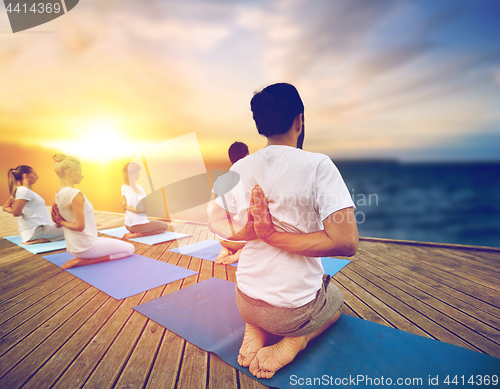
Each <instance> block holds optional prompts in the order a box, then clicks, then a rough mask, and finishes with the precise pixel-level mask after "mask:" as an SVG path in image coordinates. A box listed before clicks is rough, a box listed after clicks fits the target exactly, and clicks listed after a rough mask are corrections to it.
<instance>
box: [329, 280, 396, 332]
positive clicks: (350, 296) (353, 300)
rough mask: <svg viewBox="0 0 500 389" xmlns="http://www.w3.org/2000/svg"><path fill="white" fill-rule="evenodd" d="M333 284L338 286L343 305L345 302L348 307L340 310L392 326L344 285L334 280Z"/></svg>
mask: <svg viewBox="0 0 500 389" xmlns="http://www.w3.org/2000/svg"><path fill="white" fill-rule="evenodd" d="M335 284H336V285H337V286H338V288H339V289H340V291H341V292H342V294H343V295H344V307H345V305H346V304H347V306H348V308H346V309H344V307H343V308H342V312H344V311H348V312H349V311H350V313H351V315H353V316H356V317H360V318H362V319H365V320H368V321H371V322H374V323H378V324H382V325H385V326H387V327H392V328H394V326H393V325H392V324H391V323H389V322H388V321H387V320H385V319H384V317H383V316H381V315H379V314H378V313H377V312H375V311H374V310H373V309H371V308H370V307H369V306H368V305H366V304H365V303H364V302H363V301H362V300H360V299H359V298H358V297H356V295H355V294H354V293H353V292H351V291H350V290H348V289H347V288H346V287H345V286H344V285H342V284H341V283H340V282H335Z"/></svg>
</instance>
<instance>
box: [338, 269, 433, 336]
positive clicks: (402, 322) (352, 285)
mask: <svg viewBox="0 0 500 389" xmlns="http://www.w3.org/2000/svg"><path fill="white" fill-rule="evenodd" d="M344 269H345V268H344ZM344 269H343V270H344ZM335 279H336V280H337V281H338V282H339V283H340V284H342V285H343V286H344V287H345V288H346V289H348V290H350V291H351V292H353V294H354V291H356V292H355V294H356V296H357V297H358V298H359V299H360V300H361V301H363V302H364V303H365V304H366V305H367V306H369V307H370V308H371V309H373V310H374V311H375V312H377V313H378V314H379V315H380V316H382V317H383V318H384V319H385V320H386V321H387V322H388V323H390V324H391V325H392V326H394V327H395V328H398V329H400V330H403V331H407V332H411V333H414V334H417V335H422V336H427V337H430V336H429V334H427V333H426V332H424V331H422V329H421V328H419V327H418V326H416V325H415V324H414V323H412V322H411V321H410V320H408V319H407V318H406V317H405V316H404V315H402V314H401V313H400V312H399V311H396V310H395V308H394V307H393V306H391V305H388V302H387V301H386V300H384V301H382V300H380V299H379V298H378V296H377V295H375V294H371V293H370V292H369V291H368V290H367V289H366V287H367V285H365V284H364V283H361V285H362V286H361V285H360V283H359V281H360V280H357V281H358V282H355V281H354V280H352V279H351V277H349V278H348V277H347V275H345V274H344V273H343V272H342V273H337V274H336V277H335Z"/></svg>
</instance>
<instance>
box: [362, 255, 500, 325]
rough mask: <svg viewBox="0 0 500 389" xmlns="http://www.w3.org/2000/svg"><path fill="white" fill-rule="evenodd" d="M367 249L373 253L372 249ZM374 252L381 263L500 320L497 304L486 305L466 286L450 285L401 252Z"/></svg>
mask: <svg viewBox="0 0 500 389" xmlns="http://www.w3.org/2000/svg"><path fill="white" fill-rule="evenodd" d="M367 249H368V250H370V251H372V249H371V248H370V247H368V248H367ZM365 250H366V249H365ZM373 251H374V252H377V257H376V258H377V260H378V261H380V262H381V263H385V264H386V265H387V266H391V267H393V268H394V269H397V270H399V271H401V272H402V273H404V274H407V275H409V276H411V277H412V278H414V279H416V280H419V281H420V282H422V283H424V284H427V285H429V286H431V287H432V288H434V289H435V290H437V291H441V292H443V293H446V294H448V295H449V296H451V297H454V298H456V299H458V300H461V301H463V302H465V303H467V304H470V305H471V306H473V307H475V308H477V309H480V310H482V311H484V312H487V313H488V314H490V315H492V316H494V317H497V318H500V309H499V308H498V307H497V306H496V305H495V304H489V303H486V302H484V301H482V300H481V299H478V298H476V297H475V296H473V295H472V293H469V292H467V293H464V292H463V290H464V289H465V288H464V286H461V285H460V284H457V283H453V282H451V283H450V282H449V281H448V280H447V279H443V277H442V276H439V275H436V274H435V272H434V271H433V270H431V269H428V268H425V267H421V266H418V262H417V263H416V262H415V261H414V260H411V259H410V260H409V259H407V258H406V257H405V256H403V255H401V253H400V252H396V253H394V252H393V251H390V250H387V251H385V252H379V251H376V250H373ZM365 254H366V255H373V254H370V253H369V252H368V251H365Z"/></svg>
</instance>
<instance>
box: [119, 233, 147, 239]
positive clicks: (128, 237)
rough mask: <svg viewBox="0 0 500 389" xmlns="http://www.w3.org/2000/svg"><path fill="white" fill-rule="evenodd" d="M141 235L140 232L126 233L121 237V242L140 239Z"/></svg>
mask: <svg viewBox="0 0 500 389" xmlns="http://www.w3.org/2000/svg"><path fill="white" fill-rule="evenodd" d="M141 236H142V234H141V233H140V232H127V233H126V234H125V235H123V236H122V238H121V239H122V240H127V239H132V238H140V237H141Z"/></svg>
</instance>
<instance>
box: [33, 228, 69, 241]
mask: <svg viewBox="0 0 500 389" xmlns="http://www.w3.org/2000/svg"><path fill="white" fill-rule="evenodd" d="M35 239H50V240H51V241H52V242H54V241H56V240H63V239H64V229H63V228H62V227H61V228H57V227H56V226H55V225H54V224H52V225H49V224H46V225H43V226H38V227H37V228H36V230H35V232H34V233H33V236H32V237H31V238H30V240H35Z"/></svg>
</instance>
